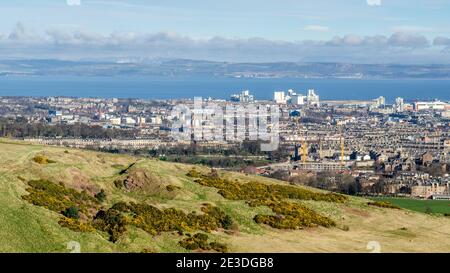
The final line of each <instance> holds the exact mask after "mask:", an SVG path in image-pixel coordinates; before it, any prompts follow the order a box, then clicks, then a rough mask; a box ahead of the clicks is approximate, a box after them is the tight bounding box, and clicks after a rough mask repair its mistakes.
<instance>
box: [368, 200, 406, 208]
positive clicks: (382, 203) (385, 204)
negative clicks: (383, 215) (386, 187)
mask: <svg viewBox="0 0 450 273" xmlns="http://www.w3.org/2000/svg"><path fill="white" fill-rule="evenodd" d="M367 205H369V206H375V207H380V208H388V209H401V208H400V207H399V206H397V205H394V204H392V203H391V202H388V201H375V202H369V203H367Z"/></svg>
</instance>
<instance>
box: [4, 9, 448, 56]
mask: <svg viewBox="0 0 450 273" xmlns="http://www.w3.org/2000/svg"><path fill="white" fill-rule="evenodd" d="M0 58H2V59H5V58H55V59H116V60H118V59H128V60H143V59H157V58H188V59H205V60H214V61H230V62H274V61H304V62H349V63H405V64H435V63H443V64H449V63H450V0H345V1H343V0H258V1H256V0H240V1H238V0H226V1H218V0H129V1H126V0H0Z"/></svg>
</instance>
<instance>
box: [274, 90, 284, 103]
mask: <svg viewBox="0 0 450 273" xmlns="http://www.w3.org/2000/svg"><path fill="white" fill-rule="evenodd" d="M273 100H274V101H275V103H278V104H286V103H287V99H286V96H285V94H284V91H276V92H274V93H273Z"/></svg>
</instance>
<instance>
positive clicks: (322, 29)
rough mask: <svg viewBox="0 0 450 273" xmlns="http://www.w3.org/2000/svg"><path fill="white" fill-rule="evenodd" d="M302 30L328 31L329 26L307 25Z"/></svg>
mask: <svg viewBox="0 0 450 273" xmlns="http://www.w3.org/2000/svg"><path fill="white" fill-rule="evenodd" d="M303 30H306V31H316V32H327V31H330V28H329V27H327V26H319V25H307V26H305V27H304V28H303Z"/></svg>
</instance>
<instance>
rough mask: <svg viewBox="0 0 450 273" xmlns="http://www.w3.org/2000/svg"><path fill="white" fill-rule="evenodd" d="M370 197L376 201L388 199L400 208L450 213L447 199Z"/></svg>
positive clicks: (449, 204)
mask: <svg viewBox="0 0 450 273" xmlns="http://www.w3.org/2000/svg"><path fill="white" fill-rule="evenodd" d="M372 199H373V200H377V201H380V200H381V201H388V202H391V203H392V204H394V205H397V206H399V207H401V208H404V209H408V210H413V211H418V212H426V213H438V214H450V201H448V200H417V199H406V198H390V197H380V198H372Z"/></svg>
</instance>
